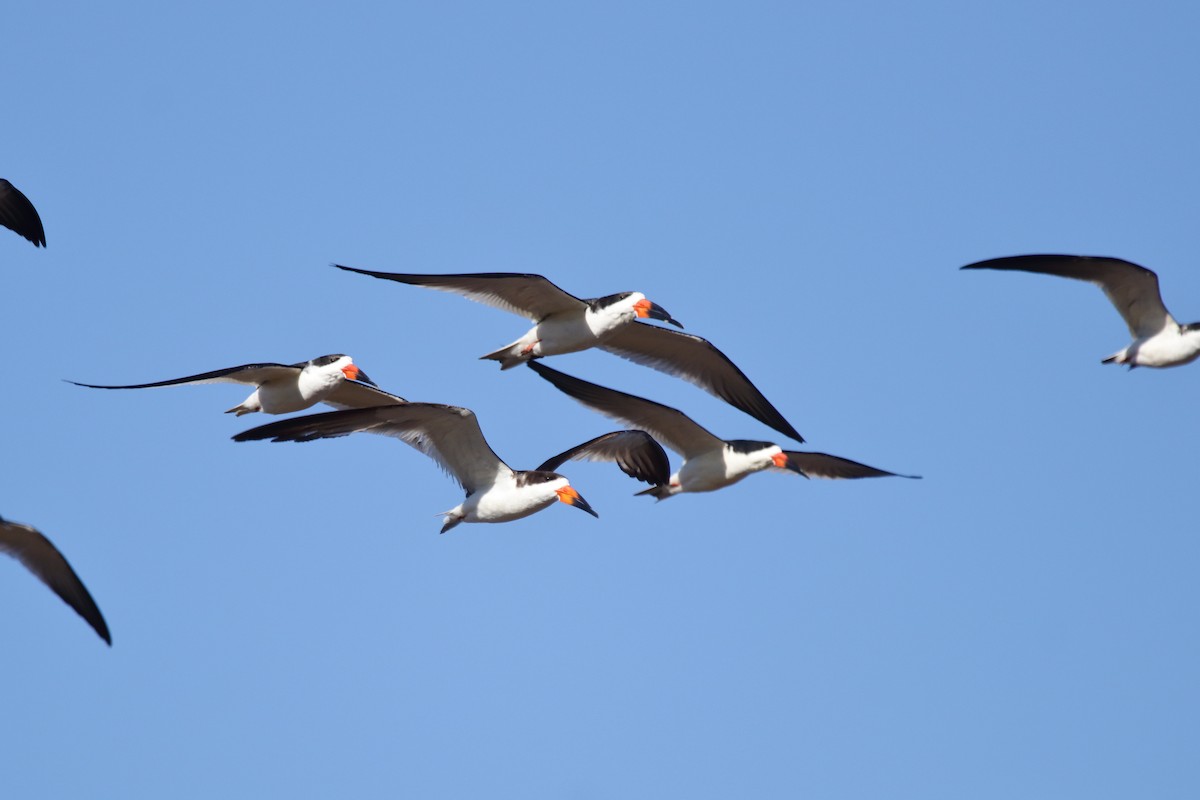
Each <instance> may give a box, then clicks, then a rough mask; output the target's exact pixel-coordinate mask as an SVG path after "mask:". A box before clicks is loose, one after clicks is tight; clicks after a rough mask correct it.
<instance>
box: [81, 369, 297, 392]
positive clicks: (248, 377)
mask: <svg viewBox="0 0 1200 800" xmlns="http://www.w3.org/2000/svg"><path fill="white" fill-rule="evenodd" d="M303 368H304V364H243V365H241V366H240V367H229V368H228V369H215V370H213V371H212V372H201V373H200V374H198V375H188V376H187V377H186V378H174V379H172V380H169V381H155V382H154V383H133V384H128V385H124V386H106V385H101V384H95V383H79V382H78V381H67V383H73V384H75V385H76V386H86V387H87V388H89V389H154V388H157V387H159V386H180V385H183V384H187V383H195V384H200V383H245V384H249V385H251V386H260V385H262V384H263V383H266V382H267V381H270V380H278V379H280V378H287V377H292V376H295V375H297V374H299V372H300V370H302V369H303Z"/></svg>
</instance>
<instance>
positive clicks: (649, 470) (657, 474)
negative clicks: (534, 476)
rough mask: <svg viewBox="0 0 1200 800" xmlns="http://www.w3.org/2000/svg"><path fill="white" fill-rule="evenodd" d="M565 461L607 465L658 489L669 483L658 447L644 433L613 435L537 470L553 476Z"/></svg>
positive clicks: (668, 469)
mask: <svg viewBox="0 0 1200 800" xmlns="http://www.w3.org/2000/svg"><path fill="white" fill-rule="evenodd" d="M568 461H611V462H615V463H616V465H617V466H618V467H620V468H621V471H622V472H624V473H625V474H626V475H628V476H629V477H631V478H636V479H637V480H639V481H642V482H643V483H649V484H653V485H655V486H661V485H663V484H665V483H667V482H668V481H669V480H671V462H670V461H669V460H668V459H667V453H666V451H665V450H663V449H662V445H660V444H659V443H658V442H656V441H654V438H653V437H652V436H651V435H650V434H648V433H646V432H645V431H613V432H612V433H606V434H604V435H603V436H597V437H596V438H595V439H591V440H589V441H586V442H584V443H583V444H581V445H576V446H575V447H572V448H571V449H570V450H566V451H564V452H562V453H559V454H558V455H556V456H552V457H550V458H548V459H546V460H545V461H544V462H543V463H542V465H541V466H540V467H538V469H539V470H546V471H549V472H557V471H558V468H559V467H561V466H562V465H563V464H565V463H566V462H568Z"/></svg>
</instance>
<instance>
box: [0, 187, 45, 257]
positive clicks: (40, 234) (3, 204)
mask: <svg viewBox="0 0 1200 800" xmlns="http://www.w3.org/2000/svg"><path fill="white" fill-rule="evenodd" d="M0 225H3V226H4V227H6V228H8V229H9V230H12V231H16V232H17V233H19V234H20V235H21V236H24V237H25V238H26V239H28V240H29V241H31V242H33V246H34V247H45V246H46V230H45V229H44V228H43V227H42V218H41V217H40V216H38V212H37V209H36V208H34V207H33V203H31V202H29V198H28V197H26V196H25V195H24V193H22V192H21V190H20V189H18V188H17V187H15V186H13V185H12V184H11V183H9V182H8V181H6V180H5V179H4V178H0Z"/></svg>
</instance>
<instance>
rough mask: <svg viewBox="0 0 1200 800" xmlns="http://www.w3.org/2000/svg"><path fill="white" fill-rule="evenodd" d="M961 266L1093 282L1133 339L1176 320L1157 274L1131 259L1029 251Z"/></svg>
mask: <svg viewBox="0 0 1200 800" xmlns="http://www.w3.org/2000/svg"><path fill="white" fill-rule="evenodd" d="M963 269H1002V270H1018V271H1020V272H1040V273H1043V274H1045V275H1058V276H1059V277H1062V278H1074V279H1076V280H1080V281H1087V282H1089V283H1094V284H1096V285H1097V286H1099V287H1100V288H1101V289H1102V290H1103V291H1104V294H1105V295H1107V296H1108V299H1109V301H1110V302H1111V303H1112V304H1113V306H1115V307H1116V309H1117V311H1118V312H1119V313H1120V314H1121V317H1122V319H1124V320H1125V324H1126V325H1127V326H1128V327H1129V333H1130V334H1131V335H1132V336H1133V337H1134V338H1135V339H1143V338H1146V337H1148V336H1153V335H1154V334H1156V333H1158V332H1159V331H1161V330H1163V329H1164V328H1166V327H1167V326H1168V325H1175V324H1177V323H1176V322H1175V319H1174V318H1173V317H1172V316H1171V313H1170V312H1169V311H1167V307H1166V306H1165V305H1163V301H1162V294H1161V293H1160V292H1159V289H1158V276H1157V275H1155V274H1154V273H1153V272H1152V271H1150V270H1148V269H1146V268H1145V267H1142V266H1139V265H1137V264H1134V263H1133V262H1132V261H1125V260H1123V259H1120V258H1109V257H1107V256H1069V255H1029V256H1008V257H1005V258H992V259H988V260H987V261H976V262H975V263H974V264H967V265H966V266H965V267H963Z"/></svg>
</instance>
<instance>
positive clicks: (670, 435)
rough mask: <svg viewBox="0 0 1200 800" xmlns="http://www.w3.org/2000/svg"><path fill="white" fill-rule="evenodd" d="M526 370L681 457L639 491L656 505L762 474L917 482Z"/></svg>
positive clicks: (541, 370) (541, 368)
mask: <svg viewBox="0 0 1200 800" xmlns="http://www.w3.org/2000/svg"><path fill="white" fill-rule="evenodd" d="M528 366H529V368H530V369H532V370H533V371H534V372H536V373H537V374H538V375H540V376H542V377H543V378H545V379H546V380H547V381H549V382H550V383H552V384H553V385H554V386H555V387H557V388H558V389H559V390H561V391H562V392H564V393H566V394H568V395H570V396H571V397H573V398H575V399H576V400H578V401H579V402H580V403H583V404H584V405H585V406H587V407H588V408H591V409H592V410H593V411H598V412H599V413H601V414H604V415H605V416H607V417H611V418H613V419H618V420H621V421H622V422H624V423H626V424H629V425H633V426H635V427H637V428H639V429H641V430H644V431H646V432H647V433H649V434H650V435H651V436H653V437H654V438H655V439H657V440H659V441H660V442H662V443H663V444H665V445H666V446H667V447H669V448H670V449H672V450H674V451H675V452H677V453H679V454H680V455H681V456H683V464H682V465H681V466H680V468H679V471H678V472H676V473H675V474H673V475H671V477H670V479H669V480H668V481H666V482H665V483H663V484H659V485H656V486H653V487H651V488H650V489H647V490H645V491H643V492H639V494H648V495H652V496H653V497H656V498H658V499H659V500H665V499H666V498H668V497H672V496H674V495H677V494H680V493H682V492H712V491H716V490H717V489H723V488H725V487H726V486H732V485H733V484H735V483H737V482H738V481H740V480H742V479H743V478H745V477H746V476H748V475H752V474H754V473H755V472H762V471H763V470H767V469H776V470H786V471H790V472H796V473H799V474H801V475H803V476H805V477H806V478H879V477H885V476H894V477H903V478H914V477H917V476H914V475H897V474H896V473H894V472H887V471H886V470H882V469H876V468H875V467H869V466H867V465H866V464H860V463H858V462H857V461H851V460H849V459H846V458H841V457H839V456H831V455H827V454H825V453H802V452H798V451H795V450H784V449H783V448H782V447H780V446H779V445H777V444H774V443H772V442H760V441H754V440H747V439H721V438H720V437H718V436H715V435H714V434H712V433H710V432H709V431H707V430H706V429H704V428H702V427H701V426H700V425H699V424H697V423H696V422H695V421H693V420H692V419H691V417H689V416H687V415H686V414H684V413H683V412H682V411H680V410H678V409H675V408H671V407H670V406H665V405H663V404H661V403H656V402H654V401H653V400H647V399H645V398H643V397H636V396H634V395H631V394H626V393H625V392H619V391H617V390H615V389H609V388H606V387H604V386H599V385H597V384H594V383H589V382H588V381H585V380H581V379H579V378H576V377H573V376H571V375H567V374H566V373H563V372H559V371H558V370H555V369H551V368H550V367H547V366H546V365H545V364H541V363H539V362H536V361H531V362H529V365H528Z"/></svg>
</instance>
